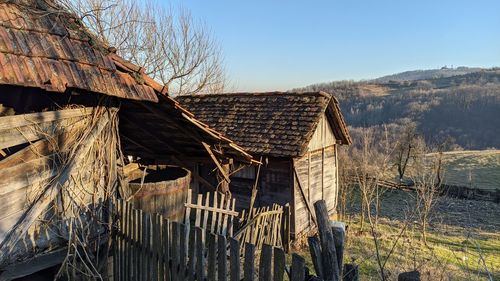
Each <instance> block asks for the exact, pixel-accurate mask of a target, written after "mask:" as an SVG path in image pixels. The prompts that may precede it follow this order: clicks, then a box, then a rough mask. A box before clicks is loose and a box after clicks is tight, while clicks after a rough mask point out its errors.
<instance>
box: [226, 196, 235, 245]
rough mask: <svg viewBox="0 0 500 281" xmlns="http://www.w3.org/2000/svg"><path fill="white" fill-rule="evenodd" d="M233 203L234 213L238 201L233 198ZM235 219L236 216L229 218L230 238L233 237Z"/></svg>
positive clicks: (232, 209)
mask: <svg viewBox="0 0 500 281" xmlns="http://www.w3.org/2000/svg"><path fill="white" fill-rule="evenodd" d="M232 201H233V203H232V204H231V211H234V208H235V207H236V199H234V198H233V199H232ZM234 219H235V218H234V216H229V223H228V225H227V228H228V233H229V237H233V228H234Z"/></svg>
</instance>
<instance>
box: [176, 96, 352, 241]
mask: <svg viewBox="0 0 500 281" xmlns="http://www.w3.org/2000/svg"><path fill="white" fill-rule="evenodd" d="M177 100H178V101H179V102H180V103H181V104H183V106H185V107H187V108H188V109H189V110H190V111H191V112H193V113H194V114H195V117H196V118H198V119H200V120H202V121H204V122H206V123H207V124H209V125H210V126H211V127H213V128H215V129H216V130H218V131H220V132H222V133H223V134H225V135H227V136H228V137H229V138H231V139H233V140H234V141H236V142H237V143H238V144H240V145H241V146H242V147H243V148H244V149H245V150H246V151H248V152H249V153H251V154H253V156H254V158H255V159H259V158H260V159H261V160H262V163H263V166H262V167H261V169H260V171H259V168H257V167H255V166H250V167H247V168H245V169H242V170H240V171H238V172H236V173H234V174H233V175H232V176H231V183H230V189H231V192H232V194H233V195H234V196H235V197H236V198H237V205H238V206H239V207H240V208H248V206H249V199H250V194H251V190H252V186H253V185H254V182H255V181H256V179H257V181H258V190H259V191H258V196H257V199H256V200H257V201H256V204H257V205H260V206H266V205H271V204H273V203H279V204H286V203H290V205H291V212H292V215H291V233H292V235H295V236H297V235H299V234H301V233H304V232H306V231H307V230H309V229H310V228H311V227H312V226H313V225H314V222H313V221H314V218H313V213H314V211H313V210H312V206H313V203H314V202H316V201H317V200H319V199H324V200H325V201H326V203H327V207H328V211H329V212H330V214H333V213H334V212H335V208H336V206H337V193H338V171H337V167H338V158H337V147H338V146H339V145H348V144H350V143H351V138H350V136H349V132H348V130H347V126H346V123H345V121H344V118H343V117H342V114H341V112H340V108H339V103H338V101H337V99H336V98H335V97H333V96H332V95H330V94H328V93H324V92H311V93H281V92H271V93H236V94H215V95H201V96H200V95H197V96H179V97H177Z"/></svg>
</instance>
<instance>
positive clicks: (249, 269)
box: [243, 243, 304, 281]
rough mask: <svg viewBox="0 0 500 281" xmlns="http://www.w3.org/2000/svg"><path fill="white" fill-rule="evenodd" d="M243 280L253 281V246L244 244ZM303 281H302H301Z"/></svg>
mask: <svg viewBox="0 0 500 281" xmlns="http://www.w3.org/2000/svg"><path fill="white" fill-rule="evenodd" d="M243 275H244V276H243V280H244V281H254V280H253V279H254V276H255V245H253V244H250V243H246V245H245V260H244V264H243ZM301 281H304V280H301Z"/></svg>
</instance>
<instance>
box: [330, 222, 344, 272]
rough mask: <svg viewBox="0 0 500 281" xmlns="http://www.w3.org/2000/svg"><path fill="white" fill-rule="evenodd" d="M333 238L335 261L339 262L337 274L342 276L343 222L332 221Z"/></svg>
mask: <svg viewBox="0 0 500 281" xmlns="http://www.w3.org/2000/svg"><path fill="white" fill-rule="evenodd" d="M331 225H332V233H333V240H334V242H335V251H336V253H337V262H338V264H339V276H340V277H342V269H343V268H344V264H343V263H344V241H345V224H344V223H343V222H338V221H332V222H331Z"/></svg>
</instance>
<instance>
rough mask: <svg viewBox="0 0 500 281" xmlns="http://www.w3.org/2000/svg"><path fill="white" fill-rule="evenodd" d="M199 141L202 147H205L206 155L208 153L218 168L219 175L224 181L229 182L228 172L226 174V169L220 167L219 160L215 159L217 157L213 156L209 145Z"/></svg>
mask: <svg viewBox="0 0 500 281" xmlns="http://www.w3.org/2000/svg"><path fill="white" fill-rule="evenodd" d="M201 143H202V144H203V147H205V149H206V150H207V152H208V155H210V157H211V158H212V160H213V161H214V163H215V165H216V166H217V168H218V169H219V171H220V173H221V175H222V176H223V177H224V179H225V180H226V182H227V183H229V182H231V180H230V179H229V174H228V171H227V169H225V168H224V167H222V165H221V163H219V160H218V159H217V157H215V154H214V153H213V151H212V149H211V148H210V145H208V144H206V143H205V142H201Z"/></svg>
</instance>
